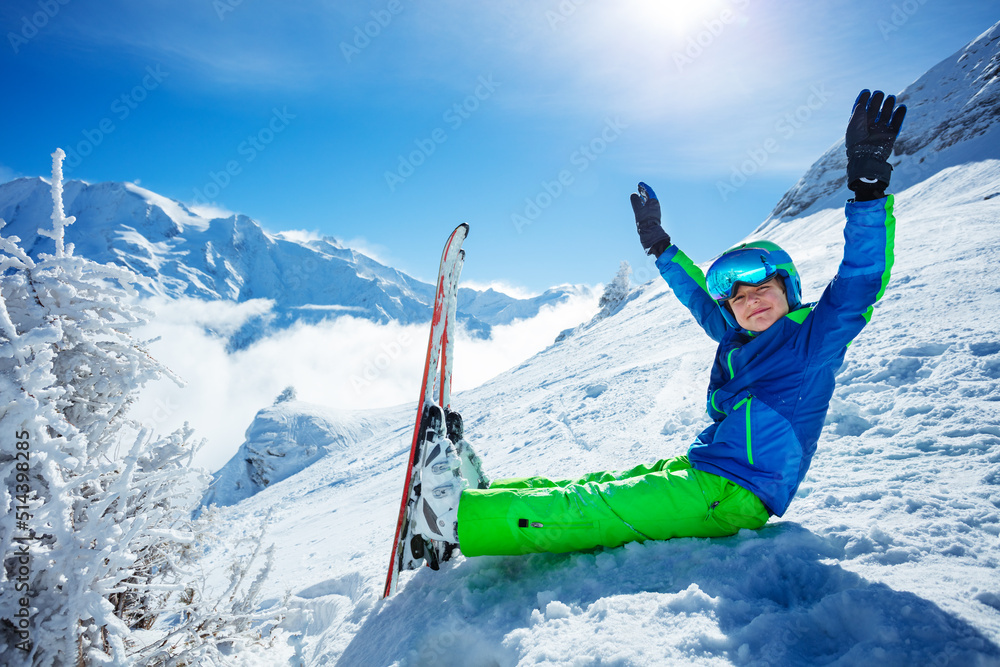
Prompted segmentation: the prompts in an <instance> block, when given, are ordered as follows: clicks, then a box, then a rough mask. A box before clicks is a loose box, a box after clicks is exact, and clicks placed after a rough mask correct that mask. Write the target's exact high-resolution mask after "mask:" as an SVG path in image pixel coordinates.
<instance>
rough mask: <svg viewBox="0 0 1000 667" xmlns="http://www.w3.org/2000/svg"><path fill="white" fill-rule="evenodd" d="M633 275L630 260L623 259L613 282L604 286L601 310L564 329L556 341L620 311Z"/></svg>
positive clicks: (588, 327) (599, 305)
mask: <svg viewBox="0 0 1000 667" xmlns="http://www.w3.org/2000/svg"><path fill="white" fill-rule="evenodd" d="M631 275H632V267H631V266H629V263H628V262H626V261H624V260H623V261H622V263H621V264H620V265H619V266H618V273H616V274H615V277H614V278H612V280H611V282H610V283H608V284H607V286H606V287H605V288H604V292H603V293H602V294H601V298H600V299H599V300H598V302H597V306H598V307H599V308H600V310H599V311H597V314H596V315H594V317H593V318H591V320H590V321H589V322H585V323H583V324H581V325H579V326H576V327H573V328H571V329H564V330H563V331H561V332H560V333H559V335H558V336H556V340H555V342H556V343H559V342H562V341H564V340H566V339H567V338H569V337H571V336H575V335H577V334H579V333H580V332H581V331H586V330H587V329H590V328H591V327H592V326H594V325H595V324H597V323H598V322H600V321H601V320H604V319H607V318H608V317H610V316H612V315H614V314H615V313H616V312H618V309H619V308H621V306H622V304H624V303H625V301H626V300H628V295H629V277H630V276H631Z"/></svg>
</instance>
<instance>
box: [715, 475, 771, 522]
mask: <svg viewBox="0 0 1000 667" xmlns="http://www.w3.org/2000/svg"><path fill="white" fill-rule="evenodd" d="M713 515H714V517H715V518H716V519H717V520H719V521H725V522H726V523H729V524H732V525H734V526H737V527H739V528H749V529H750V530H757V529H758V528H760V527H761V526H763V525H764V524H765V523H767V520H768V518H769V516H770V515H769V514H768V511H767V508H766V507H765V506H764V503H763V502H761V500H760V498H758V497H757V496H756V495H754V494H753V492H751V491H748V490H746V489H744V488H743V487H742V486H740V485H739V484H737V483H736V482H731V481H729V480H726V483H725V485H724V487H723V489H722V495H721V497H720V499H719V500H718V502H717V504H716V505H715V508H714V511H713Z"/></svg>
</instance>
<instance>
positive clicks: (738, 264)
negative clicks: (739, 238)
mask: <svg viewBox="0 0 1000 667" xmlns="http://www.w3.org/2000/svg"><path fill="white" fill-rule="evenodd" d="M772 254H773V253H771V252H770V251H768V250H764V249H763V248H740V249H739V250H733V251H732V252H728V253H726V254H725V255H723V256H722V257H720V258H719V259H717V260H715V262H713V263H712V266H711V267H710V268H709V269H708V275H706V276H705V286H706V287H707V288H708V293H709V294H711V295H712V298H713V299H715V300H716V301H725V300H726V299H731V298H732V297H733V296H734V295H735V294H736V291H737V290H738V289H739V286H740V285H759V284H761V283H762V282H764V281H766V280H769V279H771V278H773V277H774V276H776V275H777V274H778V264H779V263H780V261H781V260H782V259H784V260H785V261H789V258H787V257H786V258H778V257H773V256H772Z"/></svg>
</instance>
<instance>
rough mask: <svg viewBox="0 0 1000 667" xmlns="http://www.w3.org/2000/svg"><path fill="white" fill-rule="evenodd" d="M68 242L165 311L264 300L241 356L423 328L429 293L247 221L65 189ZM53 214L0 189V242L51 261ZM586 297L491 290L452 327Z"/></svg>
mask: <svg viewBox="0 0 1000 667" xmlns="http://www.w3.org/2000/svg"><path fill="white" fill-rule="evenodd" d="M63 199H64V205H65V210H66V214H67V216H74V217H75V218H76V223H75V224H73V225H70V226H69V227H67V228H66V241H67V243H73V244H74V246H75V248H76V252H77V254H80V255H83V256H85V257H87V258H89V259H92V260H94V261H97V262H100V263H114V264H119V265H123V266H126V267H128V268H130V269H132V270H133V271H134V272H135V273H137V274H139V275H140V276H143V277H145V278H146V279H147V281H146V282H145V284H144V285H140V286H139V287H140V289H141V290H143V291H144V292H145V293H146V294H149V295H155V296H161V297H167V298H172V299H177V298H182V297H191V298H196V299H201V300H209V301H211V300H227V301H235V302H244V301H249V300H252V299H266V300H268V301H270V302H272V304H273V306H272V308H271V310H270V312H268V313H266V314H264V315H261V316H259V317H256V318H253V319H252V320H251V321H249V322H248V323H247V324H246V325H245V326H244V328H243V329H242V330H241V331H240V332H238V333H237V334H235V335H234V336H233V337H232V338H230V341H229V343H230V348H231V349H242V348H244V347H246V346H247V345H250V344H251V343H253V342H254V341H256V340H259V339H260V338H262V337H264V336H266V335H267V334H268V333H270V332H273V331H274V330H280V329H283V328H286V327H288V326H290V325H291V324H294V323H296V322H305V323H315V322H318V321H321V320H324V319H326V318H328V317H330V316H331V315H336V314H340V313H350V314H352V315H354V316H356V317H362V318H365V319H369V320H372V321H375V322H380V323H386V322H398V323H402V324H413V323H422V322H425V321H428V320H429V319H430V314H431V304H432V302H433V298H434V287H433V285H430V284H428V283H424V282H421V281H419V280H417V279H415V278H413V277H411V276H409V275H407V274H405V273H403V272H401V271H399V270H397V269H394V268H392V267H389V266H385V265H383V264H381V263H379V262H377V261H376V260H374V259H372V258H370V257H368V256H366V255H364V254H363V253H361V252H359V251H357V250H355V249H352V248H349V247H347V246H345V245H343V244H341V243H340V242H338V241H337V240H336V239H334V238H332V237H324V238H322V239H310V240H306V241H300V240H294V239H291V238H289V237H288V236H286V235H283V234H282V233H280V232H279V233H274V234H272V233H269V232H268V231H266V230H265V229H264V228H263V227H262V226H261V225H260V224H259V223H258V222H257V221H255V220H254V219H252V218H250V217H248V216H245V215H242V214H234V215H231V216H229V217H225V218H208V217H205V216H202V215H199V214H198V213H196V212H194V211H192V210H191V209H189V208H188V207H186V206H185V205H184V204H182V203H181V202H177V201H174V200H171V199H169V198H167V197H164V196H162V195H159V194H157V193H155V192H152V191H150V190H147V189H145V188H142V187H139V186H137V185H135V184H132V183H118V182H104V183H96V184H90V183H86V182H84V181H79V180H71V181H67V182H66V183H65V184H64V186H63ZM51 208H52V202H51V195H50V186H49V183H48V181H47V180H46V179H43V178H37V177H36V178H21V179H17V180H14V181H10V182H8V183H5V184H2V185H0V218H2V219H4V220H5V221H6V223H7V224H6V226H5V227H4V233H5V234H7V235H10V234H14V235H17V236H18V237H20V238H21V239H22V243H23V246H24V247H25V249H26V250H27V251H28V253H29V254H30V255H32V256H37V255H38V254H40V253H44V252H50V249H49V244H50V241H49V239H48V238H47V237H45V236H42V235H40V234H38V229H37V227H38V224H39V220H45V219H47V218H48V216H49V213H50V211H51ZM589 292H590V290H589V288H587V287H584V286H574V285H565V286H558V287H554V288H551V289H549V290H547V291H546V292H544V293H543V294H541V295H538V296H535V297H531V298H527V299H518V298H515V297H511V296H508V295H506V294H503V293H501V292H497V291H495V290H492V289H489V290H475V289H471V288H468V287H463V288H462V289H461V290H460V292H459V294H460V297H459V312H458V318H459V321H460V322H462V323H463V324H464V325H465V326H466V327H467V329H468V330H469V331H470V332H471V333H472V334H473V335H475V336H479V337H483V338H486V337H489V335H490V333H491V330H492V327H493V326H496V325H502V324H509V323H510V322H512V321H514V320H517V319H523V318H528V317H532V316H534V315H537V314H538V312H539V310H540V309H542V308H544V307H546V306H550V305H555V304H558V303H561V302H563V301H565V300H567V299H569V298H570V297H572V296H576V295H586V294H589Z"/></svg>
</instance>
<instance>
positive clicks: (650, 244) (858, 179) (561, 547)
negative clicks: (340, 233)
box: [414, 90, 906, 556]
mask: <svg viewBox="0 0 1000 667" xmlns="http://www.w3.org/2000/svg"><path fill="white" fill-rule="evenodd" d="M905 114H906V107H905V106H902V105H900V106H898V107H897V106H895V97H894V96H891V95H890V96H888V97H886V96H884V94H883V93H882V92H881V91H876V92H875V93H870V92H869V91H868V90H864V91H862V92H861V94H860V95H859V96H858V98H857V100H856V101H855V103H854V107H853V110H852V114H851V118H850V121H849V122H848V127H847V133H846V147H847V157H848V162H847V182H848V187H849V188H850V189H851V190H853V191H854V193H855V198H854V199H853V200H851V201H849V202H848V203H847V205H846V217H847V224H846V227H845V230H844V236H845V241H846V244H845V249H844V258H843V260H842V262H841V264H840V268H839V270H838V272H837V276H836V277H835V278H834V280H833V281H832V282H831V283H830V284H829V285H828V286H827V288H826V290H825V292H824V293H823V295H822V297H821V298H820V300H819V301H818V302H817V303H815V304H804V303H802V294H801V281H800V279H799V275H798V272H797V271H796V269H795V265H794V264H793V263H792V259H791V257H789V256H788V254H787V253H786V252H784V251H783V250H782V249H781V248H780V247H778V246H777V245H776V244H774V243H770V242H767V241H759V242H752V243H745V244H742V245H740V246H737V247H736V248H732V249H730V250H728V251H726V252H725V253H723V254H722V255H721V256H720V257H719V258H718V259H717V260H716V261H715V262H714V263H713V264H712V266H711V267H710V268H709V270H708V273H707V275H706V274H703V273H702V272H701V270H700V269H699V268H698V267H697V266H695V265H694V263H693V262H692V261H691V260H690V259H689V258H688V257H687V256H686V255H684V253H682V252H681V251H680V250H679V249H678V248H677V246H675V245H672V243H671V241H670V237H669V236H668V235H667V233H666V232H665V231H664V230H663V227H662V226H661V225H660V203H659V201H658V200H657V198H656V195H655V193H654V192H653V190H652V189H651V188H650V187H649V186H647V185H645V184H644V183H640V184H639V188H638V189H639V193H638V194H633V195H632V197H631V202H632V209H633V212H634V213H635V220H636V227H637V229H638V232H639V240H640V242H641V243H642V246H643V248H644V249H645V250H646V253H647V254H650V255H654V256H655V257H656V258H657V259H656V266H657V268H659V270H660V273H661V275H663V277H664V278H665V279H666V281H667V283H668V284H669V285H670V287H671V289H672V290H673V292H674V294H676V296H677V297H678V299H679V300H680V301H681V302H682V303H683V304H684V305H685V306H686V307H687V308H688V309H689V310H690V311H691V314H692V315H693V316H694V317H695V319H696V320H697V321H698V323H699V324H700V325H701V326H702V328H703V329H704V330H705V332H706V333H707V334H708V335H709V336H710V337H711V338H712V339H714V340H715V341H717V342H718V343H719V347H718V351H717V352H716V356H715V363H714V365H713V367H712V372H711V379H710V382H709V388H708V397H707V403H708V412H709V415H710V416H711V417H712V420H713V422H712V424H711V425H710V426H709V427H708V428H706V429H705V430H704V431H703V432H702V433H701V434H700V435H699V436H698V437H697V439H696V440H695V442H694V443H693V444H692V445H691V447H690V449H689V450H688V453H687V456H678V457H675V458H669V459H664V460H661V461H658V462H656V463H654V464H652V465H640V466H637V467H635V468H632V469H631V470H628V471H625V472H615V473H612V472H598V473H593V474H590V475H586V476H584V477H582V478H580V479H577V480H564V481H552V480H549V479H545V478H541V477H528V478H517V479H506V480H500V481H496V482H494V483H493V484H492V485H489V487H488V488H478V489H476V488H467V486H468V482H466V479H465V478H464V477H463V475H462V466H463V458H465V459H466V460H465V461H464V463H465V464H466V471H468V470H469V468H468V464H469V462H470V461H469V459H468V457H469V454H468V452H471V450H470V449H469V448H468V446H467V443H465V442H464V441H462V440H461V425H460V419H459V418H458V417H457V415H455V414H454V413H450V414H449V415H448V418H447V420H445V419H444V415H443V414H441V415H439V418H438V419H437V420H436V423H438V424H442V425H443V424H444V423H445V421H447V422H448V425H449V427H450V428H449V429H448V430H449V431H450V432H451V436H452V437H451V440H454V441H456V442H457V443H458V444H459V447H458V449H457V450H456V448H455V447H454V446H452V442H451V440H449V439H448V438H447V437H446V436H445V433H444V428H443V426H441V427H439V431H441V432H440V434H439V435H438V436H437V437H436V438H432V442H430V443H429V446H427V447H425V456H424V460H423V461H422V464H423V465H422V467H421V470H420V475H421V479H420V481H421V486H422V489H423V491H422V495H421V497H420V498H419V500H418V502H417V507H416V511H415V512H414V515H415V517H416V526H415V532H416V533H418V534H420V535H422V536H423V537H424V538H425V540H428V541H433V542H437V543H441V542H445V543H448V544H458V545H459V546H460V548H461V550H462V553H463V554H465V555H466V556H477V555H487V554H496V555H500V554H523V553H531V552H539V551H548V552H556V553H560V552H567V551H576V550H581V549H589V548H593V547H597V546H605V547H614V546H618V545H621V544H623V543H625V542H629V541H633V540H640V541H643V540H647V539H655V540H663V539H669V538H672V537H719V536H725V535H732V534H735V533H736V532H738V531H739V530H740V529H741V528H749V529H757V528H760V527H761V526H763V525H764V524H765V523H766V522H767V520H768V518H769V517H770V516H771V515H777V516H781V515H782V514H784V512H785V510H786V509H787V508H788V505H789V503H790V502H791V500H792V498H793V496H794V495H795V491H796V489H797V488H798V486H799V484H800V483H801V482H802V479H803V478H804V477H805V475H806V471H807V470H808V468H809V464H810V462H811V460H812V456H813V453H814V452H815V451H816V443H817V441H818V440H819V436H820V432H821V431H822V428H823V422H824V419H825V416H826V412H827V409H828V408H829V403H830V399H831V397H832V395H833V390H834V384H835V374H836V371H837V369H838V368H839V367H840V365H841V362H842V361H843V358H844V354H845V352H846V350H847V346H848V344H849V343H850V342H851V340H852V339H853V338H854V337H855V336H857V334H858V333H859V332H860V331H861V329H862V328H863V327H864V326H865V324H867V322H868V321H869V319H870V318H871V315H872V308H873V306H874V304H875V302H876V301H878V299H879V298H880V297H881V296H882V293H883V292H884V291H885V287H886V284H887V282H888V280H889V271H890V269H891V267H892V262H893V243H894V229H895V219H894V218H893V214H892V210H893V197H892V195H888V196H887V195H885V189H886V188H887V187H888V185H889V178H890V175H891V172H892V167H891V166H890V165H889V163H888V158H889V156H890V155H891V153H892V146H893V143H894V142H895V139H896V137H897V136H898V134H899V130H900V127H901V126H902V123H903V118H904V116H905ZM438 410H439V411H440V409H438ZM459 452H461V453H462V455H461V456H460V455H459ZM465 477H469V475H468V474H466V476H465ZM473 479H474V477H473ZM481 486H482V484H481Z"/></svg>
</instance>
